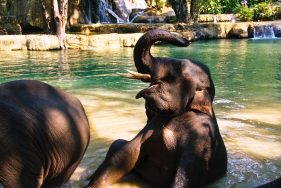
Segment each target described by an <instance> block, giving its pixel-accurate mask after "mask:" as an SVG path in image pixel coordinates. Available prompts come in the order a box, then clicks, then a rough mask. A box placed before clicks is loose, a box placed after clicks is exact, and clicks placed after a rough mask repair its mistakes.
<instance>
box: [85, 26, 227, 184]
mask: <svg viewBox="0 0 281 188" xmlns="http://www.w3.org/2000/svg"><path fill="white" fill-rule="evenodd" d="M156 41H166V42H168V43H171V44H173V45H176V46H188V45H189V42H188V40H187V39H178V38H176V37H174V36H173V35H172V34H170V33H169V32H167V31H163V30H152V31H149V32H147V33H146V34H145V35H143V36H142V37H141V38H140V39H139V41H138V42H137V44H136V47H135V50H134V61H135V65H136V68H137V70H138V72H139V73H144V74H150V75H151V80H143V81H147V82H148V81H149V82H150V83H151V85H150V86H149V87H148V88H146V89H144V90H142V91H140V92H139V93H138V94H137V96H136V98H144V99H145V101H146V109H147V111H146V114H147V117H148V122H147V124H146V125H145V126H144V128H143V129H142V130H141V131H140V132H139V133H138V134H137V135H136V137H135V138H134V139H132V140H131V141H125V140H117V141H115V142H114V143H113V144H112V145H111V147H110V149H109V152H108V154H107V156H106V159H105V160H104V162H103V163H102V164H101V165H100V166H99V168H98V169H97V170H96V172H95V173H94V175H93V176H92V178H91V181H90V183H89V185H88V186H89V187H107V186H109V185H111V184H114V183H115V182H117V181H118V180H119V179H120V178H122V177H123V176H124V175H126V174H127V173H129V172H131V171H134V172H136V173H137V174H139V175H140V176H141V177H142V178H143V179H144V180H145V181H146V182H148V183H149V184H151V185H152V186H154V187H161V188H164V187H196V188H200V187H204V186H205V185H206V184H208V183H210V182H212V181H214V180H216V179H218V178H220V177H221V176H223V175H224V174H225V172H226V169H227V153H226V148H225V145H224V142H223V140H222V137H221V135H220V132H219V128H218V125H217V121H216V117H215V114H214V112H213V109H212V102H213V99H214V95H215V88H214V85H213V82H212V80H211V76H210V72H209V69H208V68H207V66H205V65H203V64H201V63H199V62H196V61H192V60H188V59H174V58H161V57H157V58H154V57H152V56H151V54H150V47H151V45H152V44H153V43H154V42H156Z"/></svg>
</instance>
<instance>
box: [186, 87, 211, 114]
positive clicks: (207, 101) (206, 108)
mask: <svg viewBox="0 0 281 188" xmlns="http://www.w3.org/2000/svg"><path fill="white" fill-rule="evenodd" d="M212 102H213V97H212V96H211V95H210V92H209V91H208V90H207V89H202V90H197V91H196V92H195V95H194V97H193V100H192V101H191V103H190V109H193V110H198V111H200V112H203V113H205V114H207V115H209V116H210V117H213V116H214V115H213V107H212Z"/></svg>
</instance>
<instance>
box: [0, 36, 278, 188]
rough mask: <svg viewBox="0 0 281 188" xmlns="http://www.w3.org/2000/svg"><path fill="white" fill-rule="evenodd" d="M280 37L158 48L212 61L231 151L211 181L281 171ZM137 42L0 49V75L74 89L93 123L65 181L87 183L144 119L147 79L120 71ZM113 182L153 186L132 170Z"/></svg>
mask: <svg viewBox="0 0 281 188" xmlns="http://www.w3.org/2000/svg"><path fill="white" fill-rule="evenodd" d="M280 45H281V40H280V39H263V40H253V39H249V40H248V39H241V40H212V41H199V42H194V43H192V44H191V46H189V47H187V48H178V47H174V46H169V45H159V46H154V47H153V48H152V54H153V55H154V56H166V57H177V58H190V59H194V60H198V61H201V62H203V63H205V64H207V65H208V66H209V68H210V70H211V73H212V78H213V81H214V84H215V87H216V97H215V100H214V105H213V107H214V110H215V113H216V116H217V120H218V124H219V127H220V131H221V134H222V137H223V139H224V142H225V144H226V147H227V151H228V170H227V174H226V175H225V176H224V177H222V178H221V179H220V180H218V181H217V182H214V183H213V184H212V185H210V186H209V187H210V188H213V187H223V188H225V187H241V188H244V187H253V186H256V185H260V184H263V183H265V182H267V181H270V180H273V179H275V178H277V177H279V176H281V163H280V161H281V116H280V112H281V105H280V103H281V96H280V92H281V53H280ZM132 54H133V48H121V49H94V50H92V51H82V50H67V51H65V52H63V51H61V52H60V51H46V52H44V51H43V52H33V51H13V52H3V51H2V52H1V53H0V72H1V74H0V83H3V82H7V81H10V80H16V79H37V80H41V81H44V82H46V83H49V84H51V85H54V86H56V87H59V88H62V89H64V90H66V91H69V92H71V93H73V94H75V95H76V96H77V97H78V98H79V99H80V100H81V101H82V103H83V105H84V107H85V109H86V112H87V115H88V118H89V121H90V124H91V141H90V145H89V147H88V150H87V152H86V154H85V156H84V158H83V160H82V162H81V164H80V165H79V167H78V168H77V170H76V171H75V173H74V174H73V176H72V177H71V180H70V181H69V182H68V183H67V184H65V185H63V186H62V187H83V186H85V185H86V184H87V182H88V180H87V178H88V177H89V176H90V175H91V174H92V173H93V172H94V171H95V169H96V168H97V167H98V165H99V164H100V163H101V162H102V161H103V159H104V157H105V154H106V152H107V149H108V147H109V145H110V144H111V143H112V142H113V141H114V140H115V139H118V138H123V139H128V140H130V139H132V138H133V137H134V136H135V135H136V134H137V133H138V131H139V130H140V129H141V128H142V127H143V126H144V125H145V122H146V116H145V113H144V101H143V99H138V100H136V99H135V95H136V94H137V92H138V91H140V90H141V89H142V88H144V87H147V84H145V83H141V82H140V81H132V80H127V79H124V78H121V77H119V76H117V75H116V73H117V72H124V71H125V70H126V69H130V70H135V68H134V64H133V57H132ZM112 187H148V185H146V184H145V183H144V182H142V181H141V180H140V179H139V178H138V177H136V176H133V175H132V176H130V177H128V178H127V179H125V180H124V181H121V182H119V183H117V184H115V185H113V186H112Z"/></svg>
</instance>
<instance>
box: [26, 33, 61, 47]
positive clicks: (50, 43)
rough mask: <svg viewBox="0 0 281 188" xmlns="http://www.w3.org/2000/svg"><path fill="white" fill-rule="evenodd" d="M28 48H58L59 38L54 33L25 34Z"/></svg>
mask: <svg viewBox="0 0 281 188" xmlns="http://www.w3.org/2000/svg"><path fill="white" fill-rule="evenodd" d="M26 46H27V49H28V50H58V49H60V44H59V39H58V37H57V36H55V35H26Z"/></svg>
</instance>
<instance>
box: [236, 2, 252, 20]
mask: <svg viewBox="0 0 281 188" xmlns="http://www.w3.org/2000/svg"><path fill="white" fill-rule="evenodd" d="M236 10H237V13H238V14H239V18H240V20H241V21H246V22H247V21H252V20H253V17H254V10H253V9H251V8H247V7H245V6H242V5H240V6H239V7H237V9H236Z"/></svg>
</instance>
